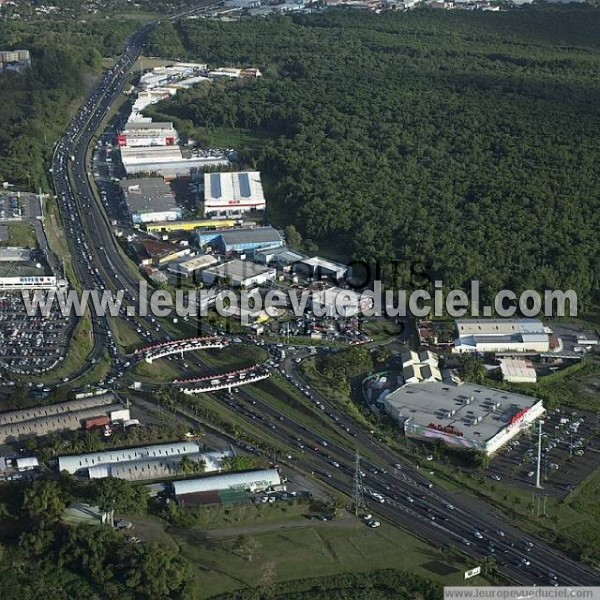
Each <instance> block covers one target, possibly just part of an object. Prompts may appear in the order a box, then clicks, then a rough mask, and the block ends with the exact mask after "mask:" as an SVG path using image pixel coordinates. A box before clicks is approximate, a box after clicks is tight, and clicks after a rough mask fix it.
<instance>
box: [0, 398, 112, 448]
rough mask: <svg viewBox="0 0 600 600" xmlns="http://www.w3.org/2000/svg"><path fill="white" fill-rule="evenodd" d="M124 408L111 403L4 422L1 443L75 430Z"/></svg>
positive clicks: (0, 429) (0, 432) (1, 426)
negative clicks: (90, 420)
mask: <svg viewBox="0 0 600 600" xmlns="http://www.w3.org/2000/svg"><path fill="white" fill-rule="evenodd" d="M122 408H123V406H122V405H121V404H111V405H108V406H99V407H97V408H88V409H85V410H80V411H76V412H67V413H57V414H51V415H49V416H47V417H39V418H34V419H30V420H26V421H19V422H13V423H6V424H2V425H0V443H7V442H14V441H17V440H22V439H26V438H29V437H37V436H42V435H49V434H51V433H58V432H61V431H75V430H77V429H80V428H81V426H82V424H83V423H84V422H85V421H86V420H88V419H92V418H95V417H98V416H100V415H106V416H108V415H110V413H111V412H113V411H117V410H119V409H122ZM109 418H110V417H109Z"/></svg>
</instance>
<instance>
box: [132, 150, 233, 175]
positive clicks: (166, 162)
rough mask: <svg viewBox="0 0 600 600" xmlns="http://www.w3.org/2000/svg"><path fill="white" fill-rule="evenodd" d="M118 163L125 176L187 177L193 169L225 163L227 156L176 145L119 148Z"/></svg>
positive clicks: (227, 162) (226, 163)
mask: <svg viewBox="0 0 600 600" xmlns="http://www.w3.org/2000/svg"><path fill="white" fill-rule="evenodd" d="M120 153H121V162H122V163H123V168H124V169H125V172H126V173H127V175H144V174H150V173H158V174H159V175H161V176H162V177H168V178H174V177H188V176H189V175H190V173H191V172H192V171H194V170H197V169H205V168H206V167H223V166H228V165H229V160H228V158H227V157H226V156H225V155H224V154H221V153H219V152H214V151H206V152H204V151H200V150H199V151H194V152H189V151H185V152H183V151H182V150H181V148H180V147H179V146H146V147H143V148H129V147H127V146H123V147H122V148H120Z"/></svg>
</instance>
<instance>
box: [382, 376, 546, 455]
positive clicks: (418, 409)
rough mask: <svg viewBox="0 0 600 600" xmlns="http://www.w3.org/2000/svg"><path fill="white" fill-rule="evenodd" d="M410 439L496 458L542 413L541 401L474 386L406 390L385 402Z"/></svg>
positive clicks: (417, 385) (424, 386)
mask: <svg viewBox="0 0 600 600" xmlns="http://www.w3.org/2000/svg"><path fill="white" fill-rule="evenodd" d="M383 405H384V408H385V410H386V412H387V413H388V414H389V415H390V417H391V418H392V419H393V420H394V421H396V422H397V423H398V424H399V425H400V426H401V427H402V428H403V429H404V434H405V435H406V436H407V437H411V438H415V439H419V440H423V441H436V440H441V441H442V442H444V443H445V444H447V445H448V446H451V447H454V448H460V449H465V450H476V451H479V452H483V453H485V454H493V453H494V452H496V451H497V450H498V449H499V448H501V447H502V446H503V445H504V444H506V443H507V442H508V441H509V440H510V439H512V438H513V437H515V436H516V435H518V434H519V433H520V432H522V431H523V430H524V429H526V428H528V427H529V426H531V424H532V423H533V422H534V421H535V420H536V419H538V418H539V417H540V416H541V415H542V414H543V413H544V410H545V409H544V406H543V404H542V401H541V400H538V399H536V398H533V397H531V396H524V395H522V394H513V393H510V392H506V391H503V390H495V389H491V388H486V387H483V386H479V385H473V384H467V383H465V384H462V385H447V384H445V383H441V382H422V383H414V384H409V385H404V386H402V387H400V388H398V389H397V390H395V391H393V392H391V393H390V394H388V395H387V396H386V397H385V399H384V401H383Z"/></svg>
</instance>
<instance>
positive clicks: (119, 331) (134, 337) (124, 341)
mask: <svg viewBox="0 0 600 600" xmlns="http://www.w3.org/2000/svg"><path fill="white" fill-rule="evenodd" d="M112 323H113V325H114V328H115V332H116V336H115V337H116V341H117V344H119V346H120V347H121V348H123V350H124V351H125V352H126V353H130V352H133V351H134V350H135V349H136V348H138V347H140V346H143V340H142V338H141V337H140V336H139V335H138V334H137V332H136V331H135V330H134V329H133V328H132V327H131V326H130V325H129V324H127V323H126V322H125V321H123V319H117V318H114V319H112Z"/></svg>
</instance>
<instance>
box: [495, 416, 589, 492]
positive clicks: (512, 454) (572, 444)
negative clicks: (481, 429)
mask: <svg viewBox="0 0 600 600" xmlns="http://www.w3.org/2000/svg"><path fill="white" fill-rule="evenodd" d="M599 434H600V413H597V414H596V413H591V412H584V411H576V410H573V409H571V408H569V407H562V408H559V409H556V410H551V411H549V412H548V414H547V415H546V417H545V418H544V423H543V426H542V462H541V478H542V483H543V486H544V493H546V494H549V495H552V496H556V497H564V496H565V495H567V494H568V493H569V492H571V491H572V490H573V489H574V488H575V487H576V486H577V485H578V484H579V483H580V482H581V481H583V480H584V479H585V478H586V477H587V476H588V475H590V473H592V471H593V470H594V469H595V467H596V466H597V464H598V452H599V451H600V437H599ZM537 456H538V429H537V427H534V428H531V429H530V430H529V432H528V433H527V434H525V435H523V436H520V437H519V438H518V439H515V440H513V441H512V442H510V443H509V444H508V445H507V446H506V448H505V449H503V451H502V452H501V453H500V454H499V455H498V456H497V457H496V458H495V459H494V460H493V461H492V465H491V471H492V472H493V473H494V475H492V477H497V478H502V479H505V478H506V479H510V480H512V481H514V482H515V483H516V484H517V485H519V486H527V487H532V486H535V483H536V469H537Z"/></svg>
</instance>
